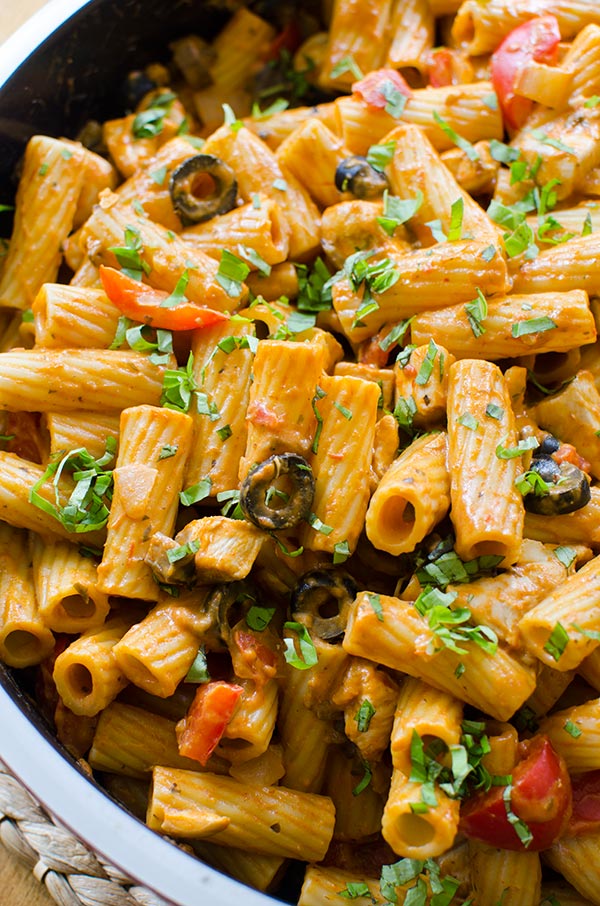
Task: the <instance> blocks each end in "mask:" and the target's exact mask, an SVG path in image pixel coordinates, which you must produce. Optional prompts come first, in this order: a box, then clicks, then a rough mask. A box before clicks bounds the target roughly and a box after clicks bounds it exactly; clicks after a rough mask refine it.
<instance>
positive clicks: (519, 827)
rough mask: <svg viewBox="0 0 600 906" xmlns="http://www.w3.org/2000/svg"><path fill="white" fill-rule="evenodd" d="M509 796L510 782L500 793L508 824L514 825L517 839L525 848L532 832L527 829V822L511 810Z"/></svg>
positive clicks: (510, 791) (510, 795)
mask: <svg viewBox="0 0 600 906" xmlns="http://www.w3.org/2000/svg"><path fill="white" fill-rule="evenodd" d="M511 797H512V784H508V786H506V787H505V788H504V791H503V793H502V799H503V801H504V808H505V809H506V817H507V818H508V820H509V822H510V824H512V826H513V827H514V829H515V831H516V833H517V836H518V838H519V840H520V841H521V843H522V844H523V846H524V847H525V849H527V847H528V846H530V845H531V843H532V842H533V834H532V833H531V831H530V830H529V827H528V826H527V824H526V823H525V822H524V821H523V820H522V819H521V818H519V817H518V816H517V815H515V813H514V812H513V810H512V801H511Z"/></svg>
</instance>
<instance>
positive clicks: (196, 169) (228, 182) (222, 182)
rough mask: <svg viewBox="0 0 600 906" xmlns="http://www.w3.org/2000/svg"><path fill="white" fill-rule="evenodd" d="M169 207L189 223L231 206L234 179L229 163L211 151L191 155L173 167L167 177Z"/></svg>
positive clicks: (229, 208)
mask: <svg viewBox="0 0 600 906" xmlns="http://www.w3.org/2000/svg"><path fill="white" fill-rule="evenodd" d="M169 192H170V193H171V201H172V202H173V207H174V208H175V210H176V211H177V213H178V214H179V216H180V218H181V221H182V223H184V224H185V225H186V226H190V225H191V224H193V223H203V222H204V221H205V220H210V219H211V217H216V215H217V214H225V213H226V212H227V211H231V209H232V208H234V207H235V203H236V200H237V180H236V178H235V174H234V172H233V170H232V169H231V167H230V166H229V164H226V163H225V161H222V160H221V159H220V158H218V157H214V156H213V155H212V154H195V155H194V157H188V159H187V160H184V161H183V163H182V164H179V166H178V167H177V168H176V169H175V170H173V172H172V173H171V179H170V180H169Z"/></svg>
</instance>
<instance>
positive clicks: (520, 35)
mask: <svg viewBox="0 0 600 906" xmlns="http://www.w3.org/2000/svg"><path fill="white" fill-rule="evenodd" d="M559 42H560V29H559V27H558V21H557V19H556V16H550V15H549V16H537V17H536V18H534V19H529V21H528V22H524V23H523V24H522V25H519V26H517V28H515V29H513V31H511V32H510V34H509V35H507V36H506V38H505V39H504V41H502V43H501V44H500V46H499V47H498V49H497V50H496V51H495V53H494V54H493V55H492V66H491V70H492V83H493V85H494V88H495V90H496V94H497V95H498V100H499V102H500V107H501V109H502V113H503V116H504V121H505V123H506V125H507V126H508V127H509V129H518V128H520V127H521V126H522V125H523V123H524V122H525V120H526V119H527V117H528V116H529V113H530V112H531V110H532V107H533V101H530V100H529V98H525V97H520V96H519V95H517V94H515V85H516V80H517V76H518V74H519V72H520V70H521V69H523V67H524V66H526V65H527V64H528V63H530V62H531V61H532V60H535V62H536V63H548V64H553V63H555V62H556V60H557V56H558V45H559Z"/></svg>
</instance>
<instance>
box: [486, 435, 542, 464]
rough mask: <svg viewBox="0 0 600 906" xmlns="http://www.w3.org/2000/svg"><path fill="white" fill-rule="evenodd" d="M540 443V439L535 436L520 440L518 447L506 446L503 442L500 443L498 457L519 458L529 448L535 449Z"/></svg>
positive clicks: (497, 450) (497, 449)
mask: <svg viewBox="0 0 600 906" xmlns="http://www.w3.org/2000/svg"><path fill="white" fill-rule="evenodd" d="M539 445H540V444H539V441H538V440H537V438H535V437H526V438H525V439H524V440H520V441H519V442H518V444H517V446H516V447H505V446H503V445H502V444H498V446H497V447H496V456H497V457H498V459H517V457H519V456H522V455H523V453H525V452H526V451H527V450H535V449H536V448H537V447H539Z"/></svg>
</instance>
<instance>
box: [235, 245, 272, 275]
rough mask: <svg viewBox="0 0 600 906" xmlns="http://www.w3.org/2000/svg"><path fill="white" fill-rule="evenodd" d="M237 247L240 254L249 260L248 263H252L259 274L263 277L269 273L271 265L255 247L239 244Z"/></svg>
mask: <svg viewBox="0 0 600 906" xmlns="http://www.w3.org/2000/svg"><path fill="white" fill-rule="evenodd" d="M237 249H238V252H239V253H240V256H241V257H242V258H244V259H245V260H246V261H249V262H250V264H253V265H254V267H255V268H256V270H257V271H258V272H259V274H262V275H263V276H264V277H268V276H269V274H270V273H271V265H270V264H267V262H266V261H265V259H264V258H261V256H260V255H259V254H258V252H257V251H256V250H255V249H253V248H249V247H248V246H246V245H241V244H240V245H238V247H237Z"/></svg>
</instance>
